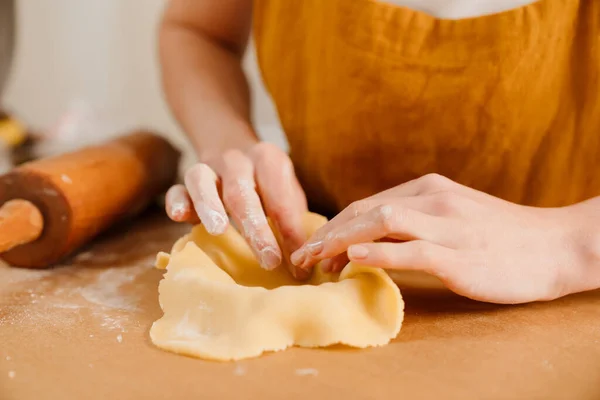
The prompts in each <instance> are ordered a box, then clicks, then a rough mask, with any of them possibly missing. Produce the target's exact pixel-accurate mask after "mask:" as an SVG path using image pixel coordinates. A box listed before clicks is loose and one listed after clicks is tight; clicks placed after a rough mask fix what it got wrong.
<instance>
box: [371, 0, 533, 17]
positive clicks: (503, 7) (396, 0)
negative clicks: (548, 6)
mask: <svg viewBox="0 0 600 400" xmlns="http://www.w3.org/2000/svg"><path fill="white" fill-rule="evenodd" d="M380 1H382V2H386V3H392V4H396V5H399V6H403V7H407V8H410V9H413V10H418V11H423V12H425V13H427V14H430V15H432V16H434V17H437V18H443V19H465V18H474V17H481V16H483V15H489V14H496V13H500V12H503V11H508V10H512V9H515V8H519V7H523V6H525V5H527V4H532V3H535V2H536V1H538V0H380Z"/></svg>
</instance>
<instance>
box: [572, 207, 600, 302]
mask: <svg viewBox="0 0 600 400" xmlns="http://www.w3.org/2000/svg"><path fill="white" fill-rule="evenodd" d="M566 211H567V218H568V219H569V225H570V226H572V227H573V229H572V232H573V233H572V236H571V239H570V242H571V243H570V244H569V245H570V246H572V247H573V248H574V249H575V252H574V253H575V254H577V255H578V256H577V257H576V259H575V260H574V262H573V265H571V266H568V268H567V269H568V270H571V273H567V274H565V275H566V282H568V283H569V285H570V286H572V287H573V288H574V290H571V292H580V291H585V290H592V289H598V288H600V196H599V197H595V198H592V199H590V200H587V201H584V202H582V203H578V204H575V205H573V206H570V207H567V208H566Z"/></svg>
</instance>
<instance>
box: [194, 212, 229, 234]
mask: <svg viewBox="0 0 600 400" xmlns="http://www.w3.org/2000/svg"><path fill="white" fill-rule="evenodd" d="M196 211H198V213H199V214H200V215H199V216H200V219H201V220H202V223H203V224H204V228H205V229H206V231H207V232H208V233H209V234H211V235H222V234H223V233H225V230H226V229H227V217H225V216H224V215H223V214H221V213H220V212H218V211H215V210H213V209H212V208H209V207H207V206H206V205H204V204H203V205H202V206H200V207H196Z"/></svg>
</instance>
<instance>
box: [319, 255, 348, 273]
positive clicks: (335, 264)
mask: <svg viewBox="0 0 600 400" xmlns="http://www.w3.org/2000/svg"><path fill="white" fill-rule="evenodd" d="M349 261H350V260H349V259H348V254H346V252H343V253H341V254H338V255H337V256H335V257H333V258H328V259H326V260H323V262H322V263H321V268H323V272H331V273H337V272H341V271H342V270H343V269H344V267H345V266H346V265H348V262H349Z"/></svg>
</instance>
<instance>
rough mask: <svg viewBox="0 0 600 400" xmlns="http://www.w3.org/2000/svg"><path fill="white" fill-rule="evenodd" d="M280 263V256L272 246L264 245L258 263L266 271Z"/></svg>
mask: <svg viewBox="0 0 600 400" xmlns="http://www.w3.org/2000/svg"><path fill="white" fill-rule="evenodd" d="M279 264H281V256H280V255H278V254H277V252H276V251H275V249H273V248H272V247H265V248H264V249H262V250H261V251H260V265H261V267H263V268H264V269H266V270H267V271H271V270H274V269H275V268H277V267H278V266H279Z"/></svg>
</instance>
